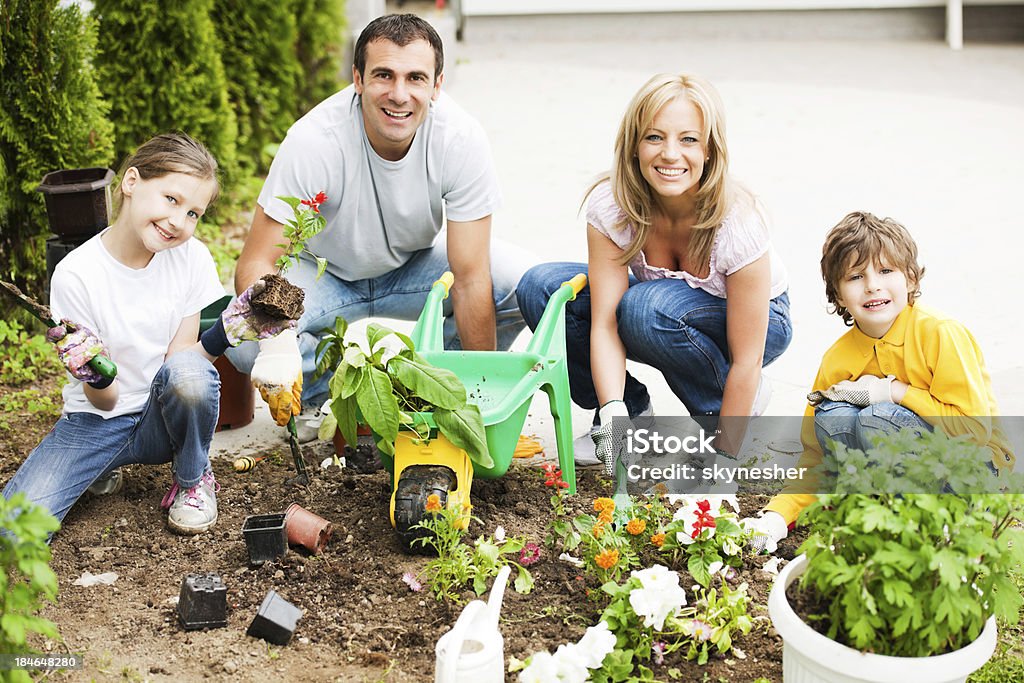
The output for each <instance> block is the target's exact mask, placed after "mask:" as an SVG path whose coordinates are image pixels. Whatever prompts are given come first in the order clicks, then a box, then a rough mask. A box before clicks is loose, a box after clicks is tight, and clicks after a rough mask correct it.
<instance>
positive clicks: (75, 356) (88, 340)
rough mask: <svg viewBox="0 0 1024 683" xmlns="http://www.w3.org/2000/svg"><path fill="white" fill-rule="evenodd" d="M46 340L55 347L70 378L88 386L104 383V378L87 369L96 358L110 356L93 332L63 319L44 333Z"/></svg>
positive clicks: (89, 368)
mask: <svg viewBox="0 0 1024 683" xmlns="http://www.w3.org/2000/svg"><path fill="white" fill-rule="evenodd" d="M46 339H47V341H49V342H51V343H52V344H53V345H54V346H56V347H57V357H58V358H59V359H60V362H61V363H63V364H64V367H66V368H67V369H68V372H70V373H71V376H72V377H74V378H75V379H77V380H81V381H82V382H86V383H89V384H93V383H102V382H104V377H103V376H102V375H100V373H98V372H96V371H95V370H93V369H92V368H91V367H89V361H91V360H92V359H93V358H95V357H96V356H99V355H105V356H108V357H109V356H110V354H109V353H108V352H107V349H106V347H105V346H104V345H103V342H102V341H100V338H99V337H97V336H96V333H95V332H93V331H92V330H90V329H89V328H88V327H85V326H83V325H78V324H77V323H73V322H71V321H70V320H68V319H67V318H64V319H62V320H61V321H60V325H57V326H56V327H51V328H50V329H48V330H47V331H46ZM107 384H109V382H107Z"/></svg>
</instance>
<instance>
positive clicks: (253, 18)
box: [212, 0, 301, 171]
mask: <svg viewBox="0 0 1024 683" xmlns="http://www.w3.org/2000/svg"><path fill="white" fill-rule="evenodd" d="M212 16H213V22H214V25H215V26H216V28H217V34H218V35H219V36H220V40H221V44H222V47H221V52H220V57H221V61H222V62H223V63H224V72H225V74H226V75H227V88H228V98H229V99H230V101H231V105H232V107H233V108H234V111H235V118H236V119H237V120H238V141H237V144H236V146H237V149H238V155H239V164H240V165H241V166H242V167H243V168H244V169H246V170H257V171H261V170H265V168H266V166H267V165H268V162H269V157H267V158H264V152H263V149H264V147H266V146H267V145H268V144H271V143H276V142H280V141H281V139H282V138H284V134H285V133H286V132H287V131H288V128H289V126H291V125H292V123H294V122H295V119H296V114H297V113H298V100H297V90H296V88H297V86H298V83H299V80H300V74H301V66H300V65H299V58H298V53H297V52H296V43H297V40H298V29H297V27H296V23H295V15H294V13H293V12H292V11H291V8H290V7H288V5H287V4H286V3H282V2H280V1H279V0H250V2H245V3H238V2H235V1H234V0H214V2H213V15H212Z"/></svg>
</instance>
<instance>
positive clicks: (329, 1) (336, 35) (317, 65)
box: [291, 0, 351, 118]
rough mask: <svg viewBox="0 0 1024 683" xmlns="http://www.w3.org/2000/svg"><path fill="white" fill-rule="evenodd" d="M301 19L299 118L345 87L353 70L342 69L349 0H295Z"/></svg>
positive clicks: (297, 15)
mask: <svg viewBox="0 0 1024 683" xmlns="http://www.w3.org/2000/svg"><path fill="white" fill-rule="evenodd" d="M291 4H292V6H293V8H294V9H293V11H294V13H295V18H296V21H297V23H298V30H299V39H298V41H297V42H296V47H297V50H298V55H299V63H300V64H301V65H302V80H301V81H300V83H299V92H298V97H299V110H298V111H297V112H296V118H298V117H299V116H302V115H303V114H305V113H306V112H307V111H309V110H310V109H312V108H313V107H315V106H316V105H317V104H319V103H320V102H321V101H322V100H324V99H326V98H327V97H329V96H331V95H333V94H334V93H336V92H338V91H339V90H341V89H342V88H343V87H344V86H345V84H346V83H347V82H348V79H349V78H351V74H343V73H341V64H342V56H343V54H342V51H343V49H344V46H345V36H346V35H347V33H348V31H347V28H346V27H347V24H346V21H345V0H292V3H291Z"/></svg>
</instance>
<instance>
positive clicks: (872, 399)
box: [807, 375, 896, 406]
mask: <svg viewBox="0 0 1024 683" xmlns="http://www.w3.org/2000/svg"><path fill="white" fill-rule="evenodd" d="M894 379H896V378H895V377H894V376H893V375H888V376H886V377H875V376H874V375H864V376H863V377H860V378H858V379H855V380H852V381H851V380H848V379H844V380H843V381H842V382H836V383H835V384H833V385H832V386H830V387H829V388H828V389H825V390H824V391H812V392H811V393H809V394H807V401H808V403H810V404H811V405H812V406H816V405H818V404H819V403H821V402H822V401H824V400H825V399H828V400H829V401H841V402H843V403H850V404H852V405H855V406H873V405H875V404H876V403H892V382H893V380H894Z"/></svg>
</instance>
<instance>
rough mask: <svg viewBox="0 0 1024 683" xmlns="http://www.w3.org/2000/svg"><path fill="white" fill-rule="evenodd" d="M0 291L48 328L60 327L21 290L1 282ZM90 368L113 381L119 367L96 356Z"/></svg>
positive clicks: (44, 309) (45, 310) (71, 330)
mask: <svg viewBox="0 0 1024 683" xmlns="http://www.w3.org/2000/svg"><path fill="white" fill-rule="evenodd" d="M0 289H2V290H3V291H4V292H6V293H7V294H8V295H9V296H10V297H11V298H12V299H14V300H15V301H16V302H17V304H18V305H19V306H21V307H22V308H24V309H25V310H26V311H28V312H29V313H31V314H32V315H33V316H34V317H36V318H38V319H39V320H40V321H42V323H43V324H44V325H46V326H47V327H59V326H60V323H58V322H57V321H55V320H54V319H53V315H52V314H51V313H50V309H49V308H48V307H46V306H43V305H42V304H41V303H39V302H37V301H36V300H35V299H33V298H32V297H30V296H28V295H27V294H24V293H22V291H21V290H20V289H18V288H17V287H16V286H14V285H12V284H11V283H9V282H4V281H3V280H0ZM64 328H65V329H66V330H67V331H68V332H73V331H74V328H73V327H71V326H68V325H65V326H64ZM89 367H90V368H92V369H93V370H95V371H96V372H98V373H99V374H100V376H101V377H105V378H107V379H113V378H114V377H116V376H117V366H116V365H114V361H112V360H110V359H109V358H107V357H106V356H96V357H94V358H93V359H92V360H90V361H89Z"/></svg>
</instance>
